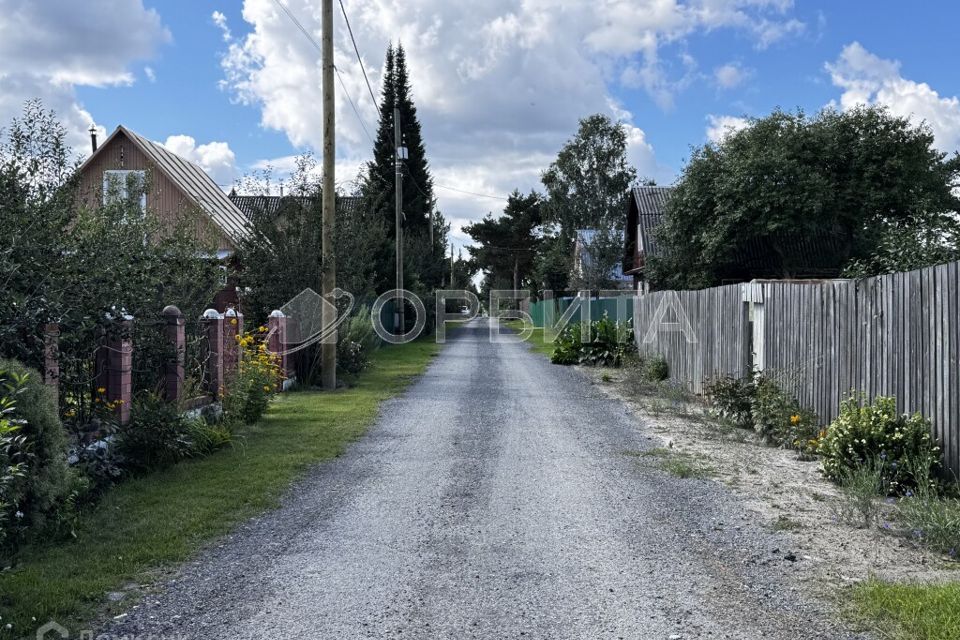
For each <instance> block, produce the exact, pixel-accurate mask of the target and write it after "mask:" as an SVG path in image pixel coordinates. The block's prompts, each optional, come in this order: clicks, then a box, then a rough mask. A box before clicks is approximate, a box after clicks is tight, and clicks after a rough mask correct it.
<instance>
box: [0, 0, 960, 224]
mask: <svg viewBox="0 0 960 640" xmlns="http://www.w3.org/2000/svg"><path fill="white" fill-rule="evenodd" d="M284 2H285V4H287V6H288V7H289V8H290V9H291V10H292V11H294V13H295V14H296V15H297V16H298V18H299V19H300V20H301V22H303V24H304V25H305V26H306V27H307V28H308V29H309V30H310V31H312V32H314V33H315V34H317V37H318V38H319V27H320V23H319V19H318V15H317V14H318V13H319V0H284ZM78 4H82V5H84V7H83V11H84V12H83V13H79V12H78V10H77V9H74V8H71V3H70V2H67V1H66V0H63V1H62V2H61V1H60V0H51V1H50V2H44V3H28V2H27V0H0V7H2V8H4V11H3V12H2V13H0V15H4V16H6V17H3V18H0V41H4V40H5V42H6V44H0V90H2V93H3V94H4V97H3V98H0V117H2V118H3V119H4V120H6V119H8V118H9V117H10V115H12V114H13V113H14V112H15V110H16V108H15V105H16V104H17V103H18V102H20V101H22V99H26V98H28V97H31V94H34V95H38V96H40V97H43V98H44V99H45V100H46V101H47V102H48V103H50V104H51V106H53V107H54V108H56V109H57V110H58V111H60V112H62V113H64V117H65V120H66V122H67V123H68V125H69V126H71V128H72V129H75V130H77V131H78V135H77V137H76V140H77V144H78V148H82V144H83V143H82V140H83V136H84V135H85V134H84V130H85V128H86V125H84V124H83V121H84V119H85V118H89V119H92V120H95V121H96V123H97V124H98V125H100V126H101V127H104V128H105V129H106V130H107V131H110V130H112V129H113V128H114V127H115V126H116V125H117V124H120V123H123V124H124V125H126V126H128V127H130V128H132V129H134V130H135V131H138V132H139V133H141V134H143V135H146V136H148V137H150V138H152V139H155V140H158V141H161V142H169V146H171V148H173V149H174V150H175V151H177V152H178V153H182V154H183V155H186V156H188V157H190V159H192V160H194V161H196V162H199V163H200V164H203V165H204V166H206V167H207V168H208V169H209V170H210V171H211V172H212V173H214V174H215V175H216V176H217V179H218V182H222V183H223V184H227V183H230V182H231V181H232V179H234V178H236V177H238V176H240V175H242V174H244V173H246V172H249V171H250V170H251V169H253V168H255V167H262V166H265V165H267V164H270V165H273V166H274V167H276V169H277V171H278V173H279V174H282V173H283V172H284V171H285V170H287V169H289V166H290V157H291V156H292V154H295V153H297V152H299V151H302V150H304V149H309V148H318V147H319V141H320V126H319V124H320V114H319V95H320V94H319V88H318V84H319V67H318V65H317V61H316V58H317V54H316V51H315V49H314V48H313V47H312V45H311V44H310V43H309V42H308V41H307V40H306V39H305V38H304V37H303V35H302V34H300V33H299V32H298V31H297V30H296V28H295V27H294V26H293V24H292V23H291V22H290V21H289V20H288V19H287V18H286V16H284V15H283V14H282V13H280V12H279V11H278V9H277V7H276V4H275V0H244V2H242V3H241V2H226V1H224V0H189V1H188V0H168V1H165V2H158V1H155V0H142V1H141V0H113V1H110V2H108V1H107V0H102V1H101V0H91V2H90V3H89V4H87V3H78ZM335 4H336V3H335ZM38 5H39V6H38ZM58 5H62V6H61V7H58ZM345 5H346V7H347V11H348V13H349V14H350V19H351V22H352V23H353V27H354V31H355V33H356V34H357V39H358V43H359V46H360V49H361V53H362V55H363V57H364V60H365V63H366V64H367V67H368V70H369V71H370V75H371V80H372V82H373V83H374V89H375V90H376V88H377V83H378V80H379V69H380V65H381V64H382V56H383V51H384V49H385V47H386V46H387V43H388V41H389V40H390V39H391V38H401V39H403V41H404V44H405V46H406V48H407V51H408V56H409V58H410V64H411V67H412V72H413V83H414V87H413V88H414V96H415V99H416V100H417V103H418V106H419V108H420V111H421V116H422V122H423V126H424V135H425V138H426V143H427V151H428V154H429V156H430V158H431V161H432V167H433V169H434V173H435V179H436V182H437V183H438V184H441V185H444V187H456V188H460V189H465V190H467V191H473V192H476V193H483V194H489V195H503V194H505V193H507V192H509V191H510V190H511V189H513V188H514V187H517V188H520V189H522V190H526V189H530V188H535V187H537V186H538V185H537V183H538V180H537V178H538V175H539V172H540V171H541V170H542V169H543V168H544V167H545V166H546V165H547V163H549V161H550V159H551V158H552V156H553V155H554V154H555V153H556V151H557V149H558V148H559V146H560V145H561V144H562V142H563V140H564V139H565V138H567V137H569V136H570V135H571V134H573V132H574V131H575V128H576V120H577V118H578V117H582V116H585V115H588V114H589V113H592V112H596V111H606V112H608V113H611V114H613V115H616V116H619V117H621V118H622V119H624V121H625V123H626V124H627V125H628V127H629V130H630V132H631V156H630V157H631V161H633V162H634V164H635V165H637V168H638V170H639V171H640V173H641V174H642V175H648V176H652V177H654V178H656V179H657V180H658V181H660V182H669V181H670V180H671V179H672V178H673V177H674V176H675V175H676V174H677V172H678V171H679V170H680V169H681V168H682V166H683V162H684V159H685V158H686V157H688V155H689V148H690V146H691V145H699V144H703V143H704V142H705V141H707V139H708V138H709V137H710V136H714V137H715V136H716V135H719V132H720V131H721V130H722V127H718V126H717V125H718V123H719V124H731V125H733V126H737V125H738V124H739V122H740V121H739V120H738V118H740V117H742V116H745V115H746V116H762V115H764V114H766V113H769V112H770V110H771V109H773V108H774V107H776V106H782V107H785V108H794V107H801V108H803V109H805V110H808V111H815V110H817V109H819V108H821V107H823V106H824V105H827V104H831V103H832V104H836V105H838V106H840V107H843V108H846V107H849V106H852V105H853V104H855V103H857V102H871V103H881V104H887V105H888V106H890V108H891V109H892V110H893V111H894V112H896V113H901V114H903V115H909V116H911V117H914V118H915V119H916V120H918V121H919V120H920V119H926V120H928V121H930V122H931V124H932V125H933V128H934V132H935V134H936V135H937V139H938V144H940V146H941V148H942V149H943V150H945V151H955V150H956V148H957V146H958V145H960V106H958V104H957V101H956V99H955V98H954V96H957V95H958V94H960V87H958V86H957V85H958V78H957V73H956V65H955V61H956V60H958V59H960V43H958V41H957V39H956V38H955V37H954V31H955V25H956V24H957V23H958V22H960V4H958V3H955V2H948V1H947V0H933V1H928V2H923V3H904V2H893V1H892V0H873V1H866V0H858V1H844V2H836V1H832V2H827V1H826V0H821V1H819V2H804V1H801V0H797V1H796V2H793V1H791V0H689V1H687V2H682V1H680V0H633V1H630V0H599V1H595V2H586V1H583V2H581V1H580V0H568V1H567V2H557V0H526V1H525V2H513V1H507V0H488V1H487V2H485V3H483V4H482V5H477V4H475V3H472V2H471V3H462V4H461V3H459V2H453V1H451V0H417V1H412V0H411V1H409V2H401V1H400V0H345ZM11 16H12V17H11ZM4 23H6V24H4ZM24 25H30V27H31V28H30V29H29V30H27V29H25V28H24ZM334 26H335V29H336V32H337V36H336V39H337V59H338V66H339V68H340V69H341V71H342V73H343V75H344V80H345V82H346V84H347V86H348V89H349V93H350V95H351V97H352V98H353V99H354V101H355V102H357V104H358V108H359V110H360V113H361V117H362V118H363V120H364V122H365V125H366V128H367V129H368V130H370V131H372V130H373V129H374V128H375V126H376V124H375V118H376V114H375V112H374V108H373V105H372V101H371V100H370V99H369V97H368V96H366V91H365V88H364V85H363V81H362V77H361V75H360V72H359V68H358V65H357V64H356V60H355V59H354V58H353V57H352V50H351V49H350V48H349V41H348V40H347V38H346V30H345V28H344V24H343V21H342V18H341V17H340V16H339V13H338V14H337V17H336V21H335V25H334ZM4 36H8V37H6V38H4ZM37 47H40V48H49V49H50V51H41V52H39V53H38V52H37ZM4 60H5V61H6V62H4ZM5 67H6V68H5ZM51 79H52V80H53V82H52V84H51V83H50V80H51ZM45 80H46V82H44V81H45ZM337 91H338V93H339V95H338V125H339V127H340V133H339V140H338V151H339V152H338V182H341V181H346V179H348V178H352V177H353V176H354V175H355V174H356V171H357V169H358V167H359V166H360V165H361V164H362V162H363V161H365V160H366V159H367V157H368V156H369V153H370V146H371V145H370V143H369V140H368V139H367V138H366V135H365V134H364V133H363V129H362V128H361V127H360V125H359V122H358V119H357V117H356V116H355V114H354V113H353V111H352V110H351V108H350V107H349V105H347V103H346V102H345V101H344V96H343V93H342V90H341V88H340V86H339V85H338V86H337ZM87 124H89V122H87ZM711 127H712V130H711ZM437 193H438V195H439V196H440V207H441V209H442V210H443V211H444V212H445V214H446V215H447V216H448V218H450V219H451V220H453V221H454V224H455V227H459V226H460V225H461V224H463V223H465V222H467V221H469V220H472V219H476V218H477V217H478V216H480V215H482V214H483V213H484V212H486V211H488V210H494V211H496V210H497V209H499V208H500V206H501V204H500V203H499V201H498V200H496V199H493V198H482V197H478V196H471V195H468V194H463V193H459V192H455V191H452V190H450V189H446V188H443V187H438V189H437ZM460 239H461V240H462V236H461V237H460Z"/></svg>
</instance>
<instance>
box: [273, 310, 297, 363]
mask: <svg viewBox="0 0 960 640" xmlns="http://www.w3.org/2000/svg"><path fill="white" fill-rule="evenodd" d="M267 336H268V338H267V351H269V352H270V353H273V354H275V355H277V356H278V357H279V358H280V371H281V373H282V375H283V377H284V378H285V379H286V380H292V379H293V376H294V373H293V367H292V364H293V357H292V356H291V355H290V354H288V353H287V316H285V315H283V311H280V310H279V309H275V310H273V311H271V312H270V316H269V317H268V318H267Z"/></svg>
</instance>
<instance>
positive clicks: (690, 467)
mask: <svg viewBox="0 0 960 640" xmlns="http://www.w3.org/2000/svg"><path fill="white" fill-rule="evenodd" d="M640 456H641V457H644V458H656V459H657V461H656V467H657V468H658V469H662V470H663V471H666V472H667V473H669V474H670V475H672V476H675V477H677V478H684V479H686V478H708V477H710V476H714V475H716V473H717V471H716V469H714V468H713V467H711V466H709V465H707V464H704V463H703V461H702V456H697V455H691V454H689V453H683V452H680V451H674V450H673V449H666V448H663V447H657V448H655V449H648V450H647V451H643V452H641V454H640Z"/></svg>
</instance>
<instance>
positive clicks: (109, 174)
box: [103, 169, 147, 212]
mask: <svg viewBox="0 0 960 640" xmlns="http://www.w3.org/2000/svg"><path fill="white" fill-rule="evenodd" d="M146 186H147V172H146V171H142V170H123V169H111V170H108V171H104V172H103V204H110V203H113V202H119V201H122V200H128V199H129V198H130V197H136V196H139V199H140V210H141V211H143V212H146V210H147V192H146Z"/></svg>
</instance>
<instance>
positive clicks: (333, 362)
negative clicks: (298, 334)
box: [320, 0, 337, 391]
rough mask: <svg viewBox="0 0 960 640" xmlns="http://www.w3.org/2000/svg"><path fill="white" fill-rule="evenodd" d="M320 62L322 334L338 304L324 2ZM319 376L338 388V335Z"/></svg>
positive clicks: (327, 3) (327, 1) (329, 40)
mask: <svg viewBox="0 0 960 640" xmlns="http://www.w3.org/2000/svg"><path fill="white" fill-rule="evenodd" d="M320 18H321V21H322V25H321V26H322V29H323V31H322V40H323V42H322V45H321V57H322V58H323V61H322V62H323V82H322V88H323V187H322V188H323V196H322V197H323V202H322V203H321V204H322V216H323V219H322V221H321V224H320V242H321V244H322V248H321V253H322V256H321V260H322V265H321V280H322V281H321V288H322V289H323V298H324V300H325V304H323V305H322V312H321V323H322V327H323V330H324V331H327V330H328V329H329V328H331V327H334V326H335V325H336V323H337V301H336V300H335V299H334V297H333V290H334V289H335V288H336V287H337V269H336V261H335V258H334V248H333V235H334V219H335V217H336V206H337V194H336V187H335V186H334V154H335V153H336V129H335V120H334V102H333V71H334V68H333V0H323V7H322V12H321V16H320ZM320 367H321V369H320V376H321V382H322V384H323V388H324V389H326V390H329V391H332V390H334V389H336V388H337V332H336V330H334V331H333V332H332V333H331V335H330V336H328V337H327V338H326V339H324V340H322V341H321V344H320Z"/></svg>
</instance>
